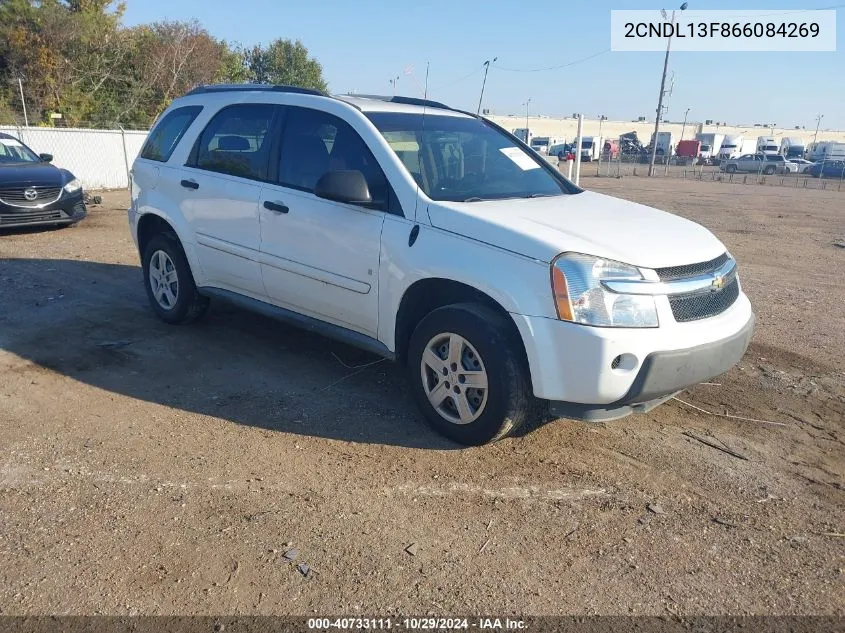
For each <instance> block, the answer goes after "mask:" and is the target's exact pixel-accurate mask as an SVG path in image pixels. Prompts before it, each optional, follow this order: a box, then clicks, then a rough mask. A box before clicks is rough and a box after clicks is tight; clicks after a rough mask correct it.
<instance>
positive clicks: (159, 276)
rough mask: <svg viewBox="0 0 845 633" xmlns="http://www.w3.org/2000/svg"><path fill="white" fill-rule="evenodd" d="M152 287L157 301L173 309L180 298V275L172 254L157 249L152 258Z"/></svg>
mask: <svg viewBox="0 0 845 633" xmlns="http://www.w3.org/2000/svg"><path fill="white" fill-rule="evenodd" d="M150 288H151V289H152V291H153V297H155V300H156V303H158V305H160V306H161V307H162V308H164V309H165V310H172V309H173V307H174V306H175V305H176V301H177V300H178V299H179V276H178V274H177V273H176V266H175V265H174V264H173V260H172V259H170V255H168V254H167V253H165V252H164V251H155V252H154V253H153V256H152V257H151V258H150Z"/></svg>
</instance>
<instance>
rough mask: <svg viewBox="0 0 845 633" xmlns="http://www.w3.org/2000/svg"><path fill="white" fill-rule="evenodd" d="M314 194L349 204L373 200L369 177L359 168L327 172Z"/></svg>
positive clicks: (365, 202) (319, 181)
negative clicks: (368, 184)
mask: <svg viewBox="0 0 845 633" xmlns="http://www.w3.org/2000/svg"><path fill="white" fill-rule="evenodd" d="M314 195H315V196H317V197H318V198H325V199H326V200H334V201H335V202H346V203H348V204H370V203H371V202H372V201H373V197H372V196H371V195H370V188H369V187H368V186H367V179H366V178H364V174H362V173H361V172H360V171H358V170H357V169H343V170H336V171H328V172H326V173H325V174H323V175H322V177H321V178H320V180H318V181H317V185H316V186H315V187H314Z"/></svg>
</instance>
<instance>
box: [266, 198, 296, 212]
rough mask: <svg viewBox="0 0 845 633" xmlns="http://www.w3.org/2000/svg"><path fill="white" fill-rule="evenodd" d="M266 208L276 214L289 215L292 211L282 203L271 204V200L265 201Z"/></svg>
mask: <svg viewBox="0 0 845 633" xmlns="http://www.w3.org/2000/svg"><path fill="white" fill-rule="evenodd" d="M264 208H265V209H267V210H268V211H273V212H274V213H287V212H288V211H290V209H288V208H287V206H285V205H284V204H282V203H281V202H271V201H270V200H265V201H264Z"/></svg>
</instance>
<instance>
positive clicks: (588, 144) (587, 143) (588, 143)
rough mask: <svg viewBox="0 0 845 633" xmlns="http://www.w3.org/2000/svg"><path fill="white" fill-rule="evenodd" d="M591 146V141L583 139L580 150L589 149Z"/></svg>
mask: <svg viewBox="0 0 845 633" xmlns="http://www.w3.org/2000/svg"><path fill="white" fill-rule="evenodd" d="M592 146H593V141H592V140H591V139H588V138H585V139H584V140H583V141H581V149H590V148H592Z"/></svg>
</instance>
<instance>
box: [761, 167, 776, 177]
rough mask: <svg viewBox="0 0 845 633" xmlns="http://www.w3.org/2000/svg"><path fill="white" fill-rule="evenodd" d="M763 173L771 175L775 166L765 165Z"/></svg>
mask: <svg viewBox="0 0 845 633" xmlns="http://www.w3.org/2000/svg"><path fill="white" fill-rule="evenodd" d="M763 173H764V174H766V175H767V176H771V175H772V174H773V173H775V168H774V167H771V166H769V167H766V168H765V169H764V170H763Z"/></svg>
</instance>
